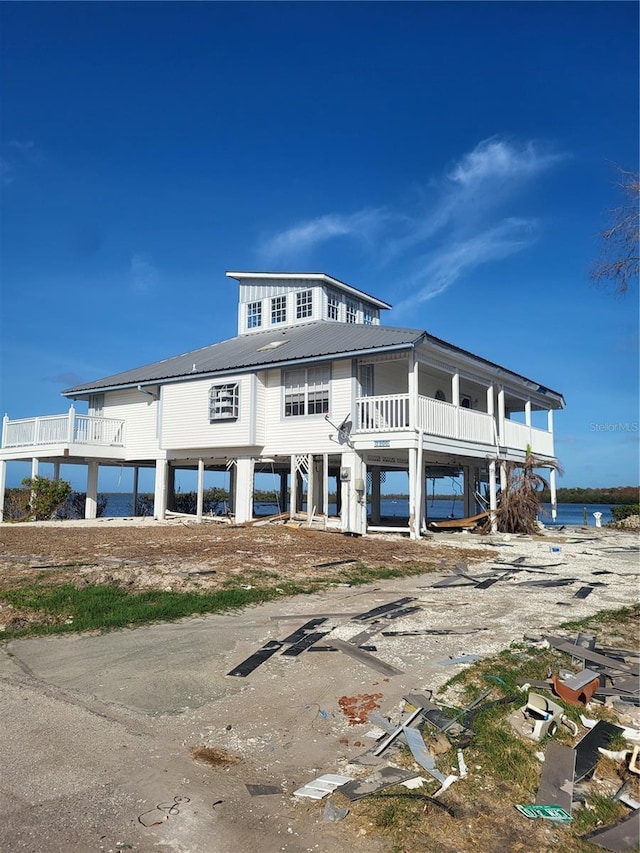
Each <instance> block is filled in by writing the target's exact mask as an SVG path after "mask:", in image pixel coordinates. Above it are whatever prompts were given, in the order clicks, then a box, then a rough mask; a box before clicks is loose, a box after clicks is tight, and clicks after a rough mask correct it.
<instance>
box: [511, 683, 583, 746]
mask: <svg viewBox="0 0 640 853" xmlns="http://www.w3.org/2000/svg"><path fill="white" fill-rule="evenodd" d="M508 720H509V723H510V724H511V726H512V727H513V728H514V729H515V731H516V732H517V733H518V734H519V735H521V736H522V737H525V738H528V739H529V740H533V741H536V742H539V741H541V740H542V739H543V738H544V737H546V736H547V735H554V734H555V733H556V731H557V729H558V726H559V725H565V726H566V727H567V728H569V729H570V730H571V731H572V733H573V735H574V736H575V735H577V734H578V728H577V726H576V725H575V723H573V722H572V721H571V720H569V719H568V718H567V716H566V715H565V713H564V708H562V707H561V706H560V705H558V704H556V703H555V702H552V701H551V700H550V699H547V698H546V697H545V696H541V695H540V694H539V693H533V692H530V693H529V696H528V698H527V703H526V705H523V706H522V707H521V708H518V710H517V711H514V712H513V713H512V714H510V715H509V717H508Z"/></svg>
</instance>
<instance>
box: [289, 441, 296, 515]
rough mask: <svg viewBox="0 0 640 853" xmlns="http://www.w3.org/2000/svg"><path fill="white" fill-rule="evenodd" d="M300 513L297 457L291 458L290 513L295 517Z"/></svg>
mask: <svg viewBox="0 0 640 853" xmlns="http://www.w3.org/2000/svg"><path fill="white" fill-rule="evenodd" d="M297 511H298V469H297V468H296V457H295V456H292V457H291V489H290V492H289V512H290V513H291V515H292V516H293V515H295V513H296V512H297Z"/></svg>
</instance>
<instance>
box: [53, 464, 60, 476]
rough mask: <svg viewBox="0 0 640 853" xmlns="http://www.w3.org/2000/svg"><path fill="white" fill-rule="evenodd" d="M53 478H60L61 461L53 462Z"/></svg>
mask: <svg viewBox="0 0 640 853" xmlns="http://www.w3.org/2000/svg"><path fill="white" fill-rule="evenodd" d="M53 479H54V480H59V479H60V463H59V462H54V463H53Z"/></svg>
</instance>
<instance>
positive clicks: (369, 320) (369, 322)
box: [363, 308, 375, 326]
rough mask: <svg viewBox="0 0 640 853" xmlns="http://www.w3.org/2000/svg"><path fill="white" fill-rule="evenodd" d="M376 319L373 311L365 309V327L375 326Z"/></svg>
mask: <svg viewBox="0 0 640 853" xmlns="http://www.w3.org/2000/svg"><path fill="white" fill-rule="evenodd" d="M374 319H375V315H374V313H373V311H371V310H370V309H369V308H365V309H364V314H363V322H364V324H365V326H373V321H374Z"/></svg>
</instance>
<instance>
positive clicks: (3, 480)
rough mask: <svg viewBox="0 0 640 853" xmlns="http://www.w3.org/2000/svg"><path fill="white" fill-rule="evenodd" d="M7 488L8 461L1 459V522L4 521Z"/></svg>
mask: <svg viewBox="0 0 640 853" xmlns="http://www.w3.org/2000/svg"><path fill="white" fill-rule="evenodd" d="M6 489H7V463H6V462H5V460H4V459H0V524H1V523H2V522H3V521H4V497H5V493H6Z"/></svg>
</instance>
